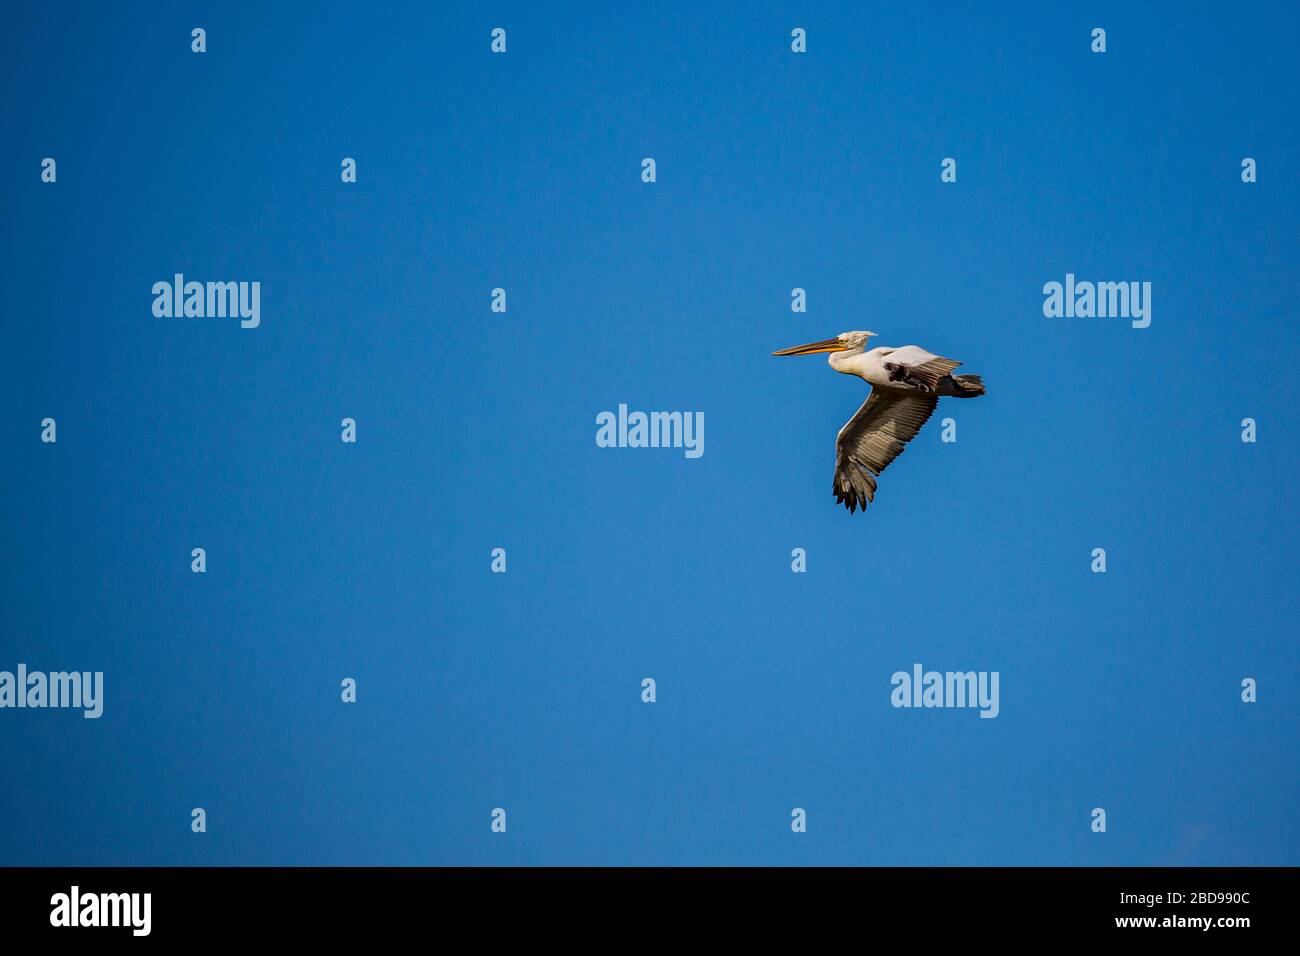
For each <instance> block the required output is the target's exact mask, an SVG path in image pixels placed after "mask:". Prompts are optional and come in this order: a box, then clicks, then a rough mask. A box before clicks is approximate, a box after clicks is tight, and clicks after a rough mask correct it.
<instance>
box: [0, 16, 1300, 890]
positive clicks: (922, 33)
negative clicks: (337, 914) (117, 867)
mask: <svg viewBox="0 0 1300 956" xmlns="http://www.w3.org/2000/svg"><path fill="white" fill-rule="evenodd" d="M973 7H974V5H970V6H967V5H949V4H939V5H929V6H926V7H915V6H912V5H909V6H907V7H906V8H901V7H898V6H897V5H893V6H891V5H888V4H872V5H866V4H843V5H839V6H831V5H827V4H820V3H819V4H809V5H799V4H782V5H767V4H759V5H755V4H740V3H737V4H729V5H726V6H724V7H721V8H718V9H716V10H712V11H708V12H705V11H702V10H700V9H698V5H696V4H651V5H633V6H627V5H623V6H621V7H620V8H619V9H618V10H617V11H614V10H610V9H605V8H604V5H597V4H591V5H584V6H583V7H582V8H578V7H571V8H564V9H560V10H557V11H553V12H549V11H545V10H542V9H541V8H540V7H539V5H537V4H518V5H497V6H494V7H493V8H491V9H479V8H478V5H474V4H465V5H461V6H458V7H455V8H450V9H445V8H442V7H441V5H437V4H423V3H419V4H417V3H410V4H406V5H400V6H399V5H373V4H338V5H328V4H325V5H322V4H311V5H302V6H300V7H293V6H291V5H288V4H275V5H268V4H246V5H232V4H169V5H160V6H159V8H158V11H157V12H147V11H146V10H145V8H143V7H131V8H127V9H123V10H110V9H108V8H107V7H104V8H96V9H89V8H73V7H62V8H58V9H50V8H41V7H38V6H32V5H27V6H24V7H21V8H15V9H14V10H11V11H9V12H8V13H7V14H6V16H7V19H8V23H7V25H6V29H5V30H4V31H3V37H2V38H0V46H2V48H3V49H2V51H0V52H2V53H3V56H0V76H2V77H3V84H2V86H0V98H2V100H3V109H4V115H5V124H4V126H5V130H6V136H5V139H6V147H5V149H4V150H3V151H2V152H0V179H2V180H3V182H4V183H5V187H4V190H3V204H4V215H3V217H2V220H0V222H2V223H3V225H2V226H0V228H2V229H3V242H4V248H3V262H4V290H5V308H4V313H5V322H4V328H5V337H6V345H5V349H4V352H5V356H6V361H5V366H6V370H5V374H4V375H3V376H2V377H0V402H2V405H0V408H2V409H3V414H0V442H2V444H3V447H4V449H5V467H4V469H3V475H4V478H3V480H4V489H5V493H6V499H7V501H8V507H6V508H5V509H3V514H4V518H3V522H4V547H3V549H2V550H0V561H2V562H3V565H2V566H0V572H2V573H3V580H4V582H5V599H4V614H3V629H2V630H0V669H13V667H14V666H15V665H16V664H17V663H18V662H19V661H22V662H25V663H26V664H27V665H28V666H29V667H31V668H33V669H42V670H60V669H78V670H103V671H105V672H106V678H105V679H106V683H107V699H106V704H105V714H104V716H103V718H101V719H100V720H98V721H89V720H83V719H82V718H81V717H80V715H79V714H77V713H75V712H60V711H43V712H41V711H14V710H6V711H0V759H2V760H3V774H2V777H3V781H4V783H3V786H0V821H2V823H3V825H2V826H0V862H5V863H19V864H34V863H91V864H109V863H126V864H236V863H256V864H281V863H284V864H551V863H560V864H634V863H640V864H1083V865H1094V864H1165V863H1175V864H1180V863H1185V864H1296V863H1300V823H1298V822H1297V815H1296V806H1297V794H1298V792H1300V772H1298V771H1297V763H1296V743H1297V731H1298V729H1300V721H1298V718H1297V713H1296V708H1295V700H1296V694H1297V691H1298V690H1300V674H1298V667H1297V653H1296V627H1295V622H1296V617H1297V610H1298V607H1297V605H1298V603H1300V602H1298V601H1297V595H1296V590H1295V587H1294V585H1295V578H1296V571H1295V568H1296V563H1297V557H1298V555H1297V551H1298V547H1300V546H1298V545H1297V536H1296V531H1297V527H1296V520H1295V519H1296V508H1297V491H1296V477H1295V476H1296V471H1297V466H1298V465H1300V456H1298V455H1297V451H1296V440H1295V436H1296V433H1297V427H1300V422H1298V421H1297V412H1296V395H1297V388H1298V386H1297V378H1296V370H1295V359H1294V357H1295V355H1296V353H1297V347H1298V346H1300V342H1298V341H1297V339H1298V338H1300V334H1298V333H1297V320H1296V312H1295V309H1296V302H1297V298H1298V296H1300V282H1298V276H1297V267H1296V260H1295V253H1296V243H1295V239H1296V231H1295V230H1296V223H1297V211H1298V202H1297V199H1298V196H1297V188H1298V187H1297V180H1296V177H1295V174H1294V166H1295V158H1296V156H1297V154H1298V153H1300V138H1298V137H1297V132H1296V117H1297V116H1298V115H1300V110H1298V109H1297V105H1298V104H1297V84H1296V65H1295V64H1296V59H1295V50H1294V44H1295V37H1296V27H1297V16H1296V14H1295V13H1294V12H1293V8H1290V6H1289V5H1287V4H1280V3H1279V4H1272V3H1262V4H1255V5H1252V6H1251V7H1250V10H1249V11H1248V12H1247V13H1243V12H1242V11H1241V10H1240V9H1239V8H1237V7H1233V6H1231V5H1226V4H1225V5H1215V6H1209V5H1201V4H1192V5H1188V4H1182V3H1180V4H1142V5H1140V7H1139V6H1138V5H1132V4H1097V3H1088V4H1075V5H1065V4H1051V5H1043V4H1029V3H1026V4H1019V5H1015V6H1014V7H1009V8H1006V9H997V10H995V9H973ZM194 26H203V27H205V28H206V29H207V31H208V47H209V51H208V52H207V53H206V54H205V55H202V56H198V55H195V54H193V53H191V52H190V38H189V33H190V29H191V28H192V27H194ZM495 26H502V27H505V28H506V29H507V30H508V31H509V32H508V38H509V39H508V42H509V52H508V53H507V54H506V55H505V56H493V55H491V54H490V52H489V49H488V47H489V32H490V30H491V29H492V28H493V27H495ZM795 26H802V27H805V28H806V29H807V31H808V47H809V52H808V53H807V55H804V56H796V55H794V54H792V53H791V52H790V49H789V33H790V30H791V29H792V28H793V27H795ZM1095 26H1102V27H1105V28H1106V29H1107V30H1108V33H1109V52H1107V53H1106V54H1105V55H1094V54H1092V53H1091V52H1090V51H1089V42H1090V40H1089V33H1090V30H1091V29H1092V28H1093V27H1095ZM46 156H52V157H55V158H56V159H57V161H58V182H57V183H56V184H53V185H46V184H42V183H41V182H40V179H39V173H40V161H41V159H42V158H43V157H46ZM344 156H351V157H355V158H356V159H357V161H358V171H359V181H358V182H357V183H356V184H355V185H344V184H343V183H341V182H340V180H339V163H340V160H341V159H342V158H343V157H344ZM645 156H653V157H654V158H655V159H656V160H657V163H658V182H657V183H655V184H653V185H647V184H644V183H642V182H641V180H640V162H641V159H642V158H643V157H645ZM945 156H952V157H955V158H956V159H957V160H958V163H959V167H958V176H959V179H958V182H957V183H956V184H953V185H945V184H942V183H941V182H940V179H939V172H940V160H941V159H942V158H943V157H945ZM1244 156H1251V157H1254V158H1256V159H1257V160H1258V163H1259V182H1258V183H1257V184H1254V185H1246V184H1243V183H1242V182H1241V180H1240V162H1241V159H1242V157H1244ZM178 271H179V272H184V273H185V274H186V275H187V276H188V277H191V278H195V279H212V280H225V279H233V280H259V281H261V283H262V325H261V327H260V328H258V329H256V330H249V331H245V330H241V329H240V328H239V327H238V325H237V323H235V322H234V321H231V320H218V319H210V320H203V319H157V318H154V316H153V315H152V313H151V305H152V295H151V293H150V287H151V286H152V284H153V283H154V282H155V281H158V280H167V279H170V277H171V276H172V274H173V273H174V272H178ZM1066 272H1075V273H1076V274H1077V275H1079V276H1080V278H1089V279H1095V280H1130V279H1131V280H1147V281H1150V282H1152V283H1153V286H1154V293H1153V313H1152V314H1153V321H1152V324H1151V327H1150V328H1149V329H1146V330H1143V331H1137V330H1133V329H1131V328H1130V327H1129V325H1128V323H1127V322H1125V321H1122V320H1114V319H1110V320H1107V319H1046V318H1044V317H1043V314H1042V292H1041V289H1042V286H1043V283H1045V282H1047V281H1050V280H1053V279H1055V280H1058V281H1059V280H1061V279H1063V278H1064V276H1065V273H1066ZM495 286H504V287H505V288H506V289H507V290H508V295H509V312H508V313H507V314H505V315H497V314H493V313H492V312H490V311H489V294H490V290H491V289H492V288H493V287H495ZM795 286H801V287H804V288H806V289H807V290H808V303H809V305H808V312H807V313H806V314H804V315H795V314H793V313H792V312H791V310H790V307H789V302H790V290H791V289H792V288H793V287H795ZM862 328H866V329H873V330H875V331H877V332H879V333H881V336H882V338H881V341H883V342H884V343H885V344H893V345H902V344H905V343H910V342H915V343H919V344H922V345H924V346H926V347H928V348H930V349H932V350H933V351H936V352H939V353H941V354H944V355H948V356H953V357H955V358H958V359H961V360H963V361H964V362H965V363H966V370H967V371H972V372H977V373H980V374H982V375H983V376H984V377H985V380H986V382H987V383H988V386H989V394H988V396H987V397H986V398H983V399H980V400H978V401H975V402H967V403H961V404H960V406H959V407H958V406H957V403H955V402H949V403H947V404H946V406H945V407H944V409H943V412H944V413H945V414H950V415H953V416H954V417H955V418H956V419H957V422H958V441H957V443H956V444H943V443H942V442H941V441H940V429H939V428H938V427H937V426H938V421H937V419H936V420H935V421H934V422H932V423H931V425H930V426H929V427H928V428H927V429H926V431H924V432H923V433H922V434H921V436H920V437H919V438H918V439H917V441H915V442H914V443H913V444H912V446H911V447H910V448H909V449H908V451H907V453H906V454H905V455H904V456H903V457H902V458H901V459H900V460H899V461H898V462H897V463H895V464H894V466H893V467H892V468H891V469H890V470H889V471H888V472H887V473H886V474H885V476H884V477H883V478H882V480H881V488H880V493H879V495H878V497H877V503H876V505H875V506H874V507H873V508H872V509H871V511H870V512H869V513H867V514H866V515H865V516H864V515H861V514H859V515H855V516H850V515H849V514H847V513H846V512H844V511H843V510H842V509H839V508H837V507H836V506H835V503H834V499H833V497H832V496H831V494H830V484H831V474H832V467H833V460H834V456H833V443H834V439H835V433H836V431H837V429H838V428H839V427H840V425H841V423H842V422H843V421H844V420H845V419H847V418H848V417H849V415H851V414H852V412H853V411H854V410H855V409H856V408H857V406H858V404H859V402H860V401H861V400H862V397H863V394H864V392H865V385H864V384H863V383H861V382H858V381H856V380H853V379H850V378H848V377H843V376H837V375H834V374H833V373H831V372H830V371H829V370H828V369H827V368H826V365H825V363H824V361H823V360H822V358H821V357H818V358H810V359H798V360H796V359H779V360H778V359H773V358H771V357H770V356H769V353H770V352H771V351H772V350H773V349H776V348H780V347H783V346H787V345H792V344H796V343H800V342H805V341H810V340H813V339H820V338H824V337H826V336H828V335H832V334H835V333H837V332H840V331H843V330H846V329H862ZM619 402H626V403H628V404H629V405H630V406H631V407H632V408H636V409H644V410H655V409H665V410H674V409H676V410H689V411H702V412H704V413H705V421H706V431H705V454H704V457H703V458H701V459H699V460H695V461H689V460H686V459H685V458H684V457H683V456H682V453H681V452H680V451H671V450H644V451H633V450H610V449H601V448H597V447H596V444H595V431H596V427H595V416H596V414H597V413H598V412H600V411H602V410H605V409H614V408H616V407H617V405H618V403H619ZM45 416H52V417H54V418H56V419H57V421H58V443H57V445H53V446H50V445H43V444H41V443H40V441H39V433H40V424H39V423H40V420H41V419H42V418H44V417H45ZM344 416H352V417H354V418H356V420H357V422H358V424H359V441H358V443H357V444H356V445H355V446H349V445H345V444H343V443H342V442H340V440H339V421H340V419H341V418H343V417H344ZM1247 416H1250V417H1254V418H1255V419H1257V420H1258V422H1259V441H1258V443H1256V444H1254V445H1249V444H1243V443H1242V442H1241V440H1240V431H1241V428H1240V422H1241V420H1242V419H1243V418H1244V417H1247ZM200 546H201V547H204V548H206V549H207V553H208V572H207V574H206V575H196V574H192V573H191V572H190V557H189V555H190V549H191V548H193V547H200ZM494 547H504V548H506V549H507V550H508V555H509V571H508V573H507V574H505V575H495V574H492V573H490V571H489V563H490V552H491V549H492V548H494ZM795 547H802V548H805V549H806V550H807V554H808V571H807V573H806V574H793V573H791V570H790V552H791V549H792V548H795ZM1095 547H1104V548H1106V550H1107V552H1108V562H1109V570H1108V572H1107V573H1106V574H1104V575H1099V574H1093V573H1091V572H1090V570H1089V564H1090V552H1091V551H1092V549H1093V548H1095ZM918 661H919V662H921V663H923V664H924V665H925V666H926V667H927V668H936V669H939V670H952V669H961V670H965V669H974V670H996V671H999V672H1000V673H1001V715H1000V716H999V717H998V718H997V719H996V720H980V719H978V718H977V716H976V713H975V712H974V711H970V710H961V711H959V710H946V711H945V710H929V711H914V710H895V709H893V708H891V707H890V704H889V692H890V683H889V678H890V675H891V674H892V673H893V672H894V671H896V670H900V669H903V670H906V669H909V668H910V667H911V665H912V664H913V663H914V662H918ZM347 676H352V677H355V678H357V680H358V682H359V697H360V700H359V702H358V703H356V704H355V705H344V704H342V703H341V702H340V701H339V681H340V680H341V679H342V678H343V677H347ZM646 676H651V677H654V678H655V679H656V680H657V681H658V691H659V699H658V702H657V703H655V704H653V705H647V704H643V703H642V702H641V700H640V681H641V679H642V678H643V677H646ZM1247 676H1251V677H1255V678H1256V679H1257V680H1258V681H1259V702H1258V703H1256V704H1253V705H1247V704H1243V703H1242V702H1241V701H1240V699H1239V694H1240V681H1241V680H1242V678H1243V677H1247ZM498 806H500V807H505V808H506V809H507V811H508V814H509V817H508V820H509V830H508V832H507V833H506V834H505V835H504V836H501V835H494V834H492V833H491V832H490V829H489V823H490V820H489V815H490V812H491V810H492V808H494V807H498ZM1098 806H1100V807H1105V808H1106V810H1107V812H1108V814H1109V821H1108V822H1109V832H1107V833H1106V834H1104V835H1097V834H1094V833H1092V832H1091V831H1090V828H1089V823H1090V817H1089V811H1090V810H1091V809H1092V808H1093V807H1098ZM193 807H204V808H206V810H207V812H208V832H207V833H206V834H203V835H196V834H193V833H191V832H190V810H191V808H193ZM793 807H803V808H806V810H807V811H808V832H807V833H806V834H803V835H795V834H793V833H791V831H790V826H789V822H790V811H791V808H793Z"/></svg>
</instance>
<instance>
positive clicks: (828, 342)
mask: <svg viewBox="0 0 1300 956" xmlns="http://www.w3.org/2000/svg"><path fill="white" fill-rule="evenodd" d="M847 348H848V346H847V345H845V344H844V343H843V342H841V341H840V340H839V339H838V338H834V339H824V340H823V341H821V342H809V343H808V344H807V345H796V346H794V347H793V348H788V349H781V351H779V352H773V353H772V354H773V355H816V354H817V353H818V352H843V351H844V350H845V349H847Z"/></svg>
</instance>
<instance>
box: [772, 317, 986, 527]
mask: <svg viewBox="0 0 1300 956" xmlns="http://www.w3.org/2000/svg"><path fill="white" fill-rule="evenodd" d="M875 334H876V333H875V332H841V333H840V334H839V335H837V336H835V338H833V339H826V340H825V341H824V342H812V343H810V344H808V345H796V346H795V347H794V348H790V349H781V351H779V352H773V353H772V354H773V355H813V354H816V353H817V352H830V353H831V355H830V356H829V358H828V359H827V362H828V363H829V365H830V367H831V368H833V369H835V371H837V372H843V373H844V374H845V375H856V376H858V378H860V379H863V380H864V381H866V382H868V383H870V385H871V394H870V395H868V396H867V400H866V401H865V402H863V403H862V407H861V408H859V409H858V410H857V412H855V413H854V415H853V417H852V418H850V419H849V420H848V421H847V422H845V424H844V427H843V428H841V429H840V433H839V435H838V436H837V437H836V439H835V487H834V491H835V501H836V502H837V503H839V504H843V505H844V507H846V508H848V509H849V511H850V512H853V511H857V510H858V509H859V508H861V509H863V510H864V511H865V510H866V507H867V502H869V501H875V499H876V477H877V476H878V475H879V474H880V473H881V472H882V471H884V470H885V469H886V468H887V467H889V463H890V462H891V461H893V460H894V459H895V458H897V457H898V456H899V455H901V454H902V453H903V449H904V448H906V447H907V443H908V442H909V441H911V440H912V439H913V438H915V437H916V433H917V432H919V431H920V430H921V426H922V425H924V424H925V423H926V422H927V421H928V420H929V418H930V415H931V414H932V413H933V412H934V407H935V406H936V405H938V404H939V397H940V396H941V395H950V396H952V397H954V398H975V397H976V396H979V395H983V394H984V381H983V379H981V378H980V377H979V376H978V375H953V374H952V370H953V369H955V368H956V367H957V366H958V365H960V364H961V362H954V361H953V360H952V359H946V358H943V357H942V356H939V355H935V354H934V353H933V352H927V351H926V350H925V349H923V348H921V347H920V346H916V345H904V346H903V347H902V348H897V349H891V348H885V347H883V346H881V347H879V348H874V349H870V350H868V349H867V339H869V338H871V336H873V335H875Z"/></svg>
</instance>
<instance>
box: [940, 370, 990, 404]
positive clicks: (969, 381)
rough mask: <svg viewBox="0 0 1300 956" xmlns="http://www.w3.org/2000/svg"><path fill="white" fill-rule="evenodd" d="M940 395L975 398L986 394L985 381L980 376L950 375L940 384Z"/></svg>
mask: <svg viewBox="0 0 1300 956" xmlns="http://www.w3.org/2000/svg"><path fill="white" fill-rule="evenodd" d="M939 394H940V395H951V396H952V397H953V398H975V397H977V396H979V395H983V394H984V379H982V378H980V377H979V376H978V375H949V376H947V377H946V378H944V379H943V380H941V381H940V382H939Z"/></svg>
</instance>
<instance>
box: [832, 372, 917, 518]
mask: <svg viewBox="0 0 1300 956" xmlns="http://www.w3.org/2000/svg"><path fill="white" fill-rule="evenodd" d="M938 404H939V399H938V396H936V395H935V394H934V393H933V392H919V391H918V392H906V391H902V390H901V389H900V390H895V389H888V390H880V389H872V390H871V394H870V395H869V396H868V397H867V400H866V401H865V402H863V403H862V407H861V408H859V409H858V410H857V412H855V413H854V415H853V417H852V418H850V419H849V420H848V421H847V422H846V423H845V424H844V427H843V428H841V429H840V433H839V435H838V436H837V437H836V439H835V489H834V490H835V500H836V502H837V503H839V504H842V505H844V507H846V508H848V509H849V511H856V510H857V509H858V508H863V509H865V508H866V507H867V502H869V501H874V500H875V498H876V476H877V475H879V474H880V473H881V472H882V471H884V470H885V469H886V468H887V467H889V463H890V462H891V461H893V460H894V459H895V458H897V457H898V456H899V455H900V454H902V452H903V449H904V448H906V447H907V443H908V442H909V441H911V440H912V439H913V438H914V437H916V433H917V432H919V431H920V430H921V426H922V425H924V424H925V423H926V422H927V421H929V419H930V415H931V414H932V413H933V412H934V407H935V406H936V405H938Z"/></svg>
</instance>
